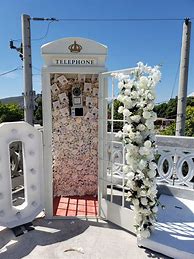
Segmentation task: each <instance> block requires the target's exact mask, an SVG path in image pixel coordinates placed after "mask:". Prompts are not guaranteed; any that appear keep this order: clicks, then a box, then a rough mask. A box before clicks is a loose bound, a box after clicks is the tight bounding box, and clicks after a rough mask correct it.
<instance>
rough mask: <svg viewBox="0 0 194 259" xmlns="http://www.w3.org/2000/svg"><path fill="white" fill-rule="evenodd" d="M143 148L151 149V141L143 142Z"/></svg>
mask: <svg viewBox="0 0 194 259" xmlns="http://www.w3.org/2000/svg"><path fill="white" fill-rule="evenodd" d="M144 146H145V147H146V148H151V146H152V143H151V141H149V140H146V141H145V142H144Z"/></svg>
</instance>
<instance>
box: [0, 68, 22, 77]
mask: <svg viewBox="0 0 194 259" xmlns="http://www.w3.org/2000/svg"><path fill="white" fill-rule="evenodd" d="M21 69H22V67H16V68H14V69H12V70H9V71H6V72H3V73H2V74H0V76H4V75H7V74H10V73H12V72H14V71H17V70H21Z"/></svg>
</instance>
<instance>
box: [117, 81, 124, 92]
mask: <svg viewBox="0 0 194 259" xmlns="http://www.w3.org/2000/svg"><path fill="white" fill-rule="evenodd" d="M123 87H124V84H123V82H122V81H120V82H119V83H118V88H119V89H120V90H122V89H123Z"/></svg>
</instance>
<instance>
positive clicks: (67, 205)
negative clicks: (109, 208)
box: [53, 196, 98, 216]
mask: <svg viewBox="0 0 194 259" xmlns="http://www.w3.org/2000/svg"><path fill="white" fill-rule="evenodd" d="M53 214H54V216H97V214H98V200H97V197H93V196H84V197H78V196H73V197H55V198H54V200H53Z"/></svg>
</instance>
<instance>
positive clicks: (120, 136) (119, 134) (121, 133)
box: [115, 131, 123, 138]
mask: <svg viewBox="0 0 194 259" xmlns="http://www.w3.org/2000/svg"><path fill="white" fill-rule="evenodd" d="M115 137H116V138H122V137H123V132H122V131H119V132H117V133H116V134H115Z"/></svg>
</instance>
